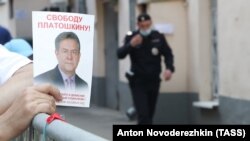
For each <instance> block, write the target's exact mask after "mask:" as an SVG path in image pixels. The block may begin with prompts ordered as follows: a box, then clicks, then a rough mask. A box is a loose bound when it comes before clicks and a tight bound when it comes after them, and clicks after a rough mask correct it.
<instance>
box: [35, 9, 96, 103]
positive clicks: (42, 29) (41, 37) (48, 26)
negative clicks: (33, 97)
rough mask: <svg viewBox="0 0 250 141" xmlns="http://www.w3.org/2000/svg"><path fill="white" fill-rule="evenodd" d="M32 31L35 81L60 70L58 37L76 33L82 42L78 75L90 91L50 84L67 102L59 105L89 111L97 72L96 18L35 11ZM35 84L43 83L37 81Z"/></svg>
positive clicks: (85, 15) (76, 14)
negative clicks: (41, 75) (61, 34)
mask: <svg viewBox="0 0 250 141" xmlns="http://www.w3.org/2000/svg"><path fill="white" fill-rule="evenodd" d="M32 29H33V59H34V60H33V62H34V78H36V77H37V76H38V75H40V74H42V73H45V72H48V71H50V70H53V69H54V68H56V66H58V64H59V61H58V58H57V57H56V49H55V39H56V37H57V36H58V35H59V34H60V33H64V32H73V33H75V34H76V35H77V37H78V38H79V40H80V58H79V63H78V66H77V68H76V75H77V76H79V77H80V78H81V79H82V80H83V81H85V82H86V83H87V87H82V89H78V88H77V89H73V90H66V88H65V87H63V86H61V85H60V86H59V85H57V84H55V83H53V81H54V80H51V81H50V80H48V83H52V84H53V85H55V86H56V87H58V88H59V90H60V92H61V95H62V96H63V101H62V102H58V103H57V105H60V106H73V107H89V105H90V98H91V85H92V68H93V39H94V16H93V15H87V14H79V13H66V12H48V11H33V12H32ZM78 49H79V48H78ZM57 53H58V52H57ZM68 54H71V55H72V51H69V52H68ZM58 68H59V67H58ZM59 72H60V71H59ZM59 75H60V76H61V73H59V74H57V75H56V76H59ZM52 78H53V77H52ZM60 78H61V77H60ZM62 78H63V77H62ZM53 79H56V78H53ZM46 81H47V80H46ZM34 83H35V84H36V83H42V82H40V81H39V80H36V79H34ZM63 83H65V82H62V84H63ZM76 85H77V84H76V82H75V86H76Z"/></svg>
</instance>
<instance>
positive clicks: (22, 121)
mask: <svg viewBox="0 0 250 141" xmlns="http://www.w3.org/2000/svg"><path fill="white" fill-rule="evenodd" d="M10 84H11V83H9V85H10ZM12 87H13V85H12ZM25 87H26V86H25ZM61 99H62V97H61V96H60V92H59V90H58V89H56V88H55V87H53V86H52V85H50V84H42V85H37V86H30V87H26V88H25V89H24V90H23V91H22V92H20V94H19V95H18V96H17V98H16V99H15V100H14V101H13V103H12V104H11V106H10V107H9V108H8V110H7V111H6V112H5V113H3V114H1V115H0V131H1V132H0V140H1V141H8V140H11V139H13V138H15V137H16V136H18V135H19V134H21V133H22V132H23V131H24V130H25V129H26V128H27V127H28V126H29V125H30V123H31V121H32V119H33V117H34V116H35V115H36V114H38V113H48V114H52V113H54V112H55V109H56V105H55V100H57V101H59V100H61ZM1 101H4V99H1Z"/></svg>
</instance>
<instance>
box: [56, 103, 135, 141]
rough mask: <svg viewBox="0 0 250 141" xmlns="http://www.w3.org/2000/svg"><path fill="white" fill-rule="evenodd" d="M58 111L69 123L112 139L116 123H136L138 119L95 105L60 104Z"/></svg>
mask: <svg viewBox="0 0 250 141" xmlns="http://www.w3.org/2000/svg"><path fill="white" fill-rule="evenodd" d="M57 112H58V113H60V114H61V115H63V117H64V118H65V120H66V121H67V122H68V123H70V124H72V125H74V126H77V127H79V128H81V129H83V130H86V131H88V132H91V133H93V134H96V135H98V136H100V137H102V138H105V139H107V140H110V141H112V138H113V125H114V124H116V125H124V124H126V125H134V124H136V121H130V120H129V118H128V117H127V116H126V114H125V113H122V112H120V111H117V110H112V109H109V108H103V107H98V106H94V105H93V106H90V108H78V107H63V106H59V107H57Z"/></svg>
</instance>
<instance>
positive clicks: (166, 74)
mask: <svg viewBox="0 0 250 141" xmlns="http://www.w3.org/2000/svg"><path fill="white" fill-rule="evenodd" d="M163 77H164V80H165V81H168V80H170V79H171V77H172V71H171V70H169V69H166V70H165V71H164V72H163Z"/></svg>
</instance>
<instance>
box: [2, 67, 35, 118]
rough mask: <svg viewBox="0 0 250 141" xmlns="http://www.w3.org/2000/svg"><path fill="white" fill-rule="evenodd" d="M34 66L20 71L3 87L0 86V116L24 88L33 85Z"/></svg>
mask: <svg viewBox="0 0 250 141" xmlns="http://www.w3.org/2000/svg"><path fill="white" fill-rule="evenodd" d="M32 67H33V65H32V64H31V63H30V64H27V65H25V66H23V67H21V68H20V69H18V70H17V71H16V72H15V73H14V74H13V75H12V77H10V78H9V79H8V80H7V81H6V82H5V83H4V84H3V85H1V86H0V100H1V102H0V115H1V114H2V113H4V112H5V111H6V110H7V108H8V107H10V105H11V103H13V101H14V100H15V98H16V97H17V96H18V95H20V94H21V92H22V91H23V90H24V88H26V87H28V86H31V85H32V80H33V68H32Z"/></svg>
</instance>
